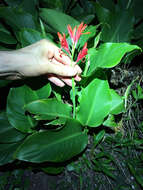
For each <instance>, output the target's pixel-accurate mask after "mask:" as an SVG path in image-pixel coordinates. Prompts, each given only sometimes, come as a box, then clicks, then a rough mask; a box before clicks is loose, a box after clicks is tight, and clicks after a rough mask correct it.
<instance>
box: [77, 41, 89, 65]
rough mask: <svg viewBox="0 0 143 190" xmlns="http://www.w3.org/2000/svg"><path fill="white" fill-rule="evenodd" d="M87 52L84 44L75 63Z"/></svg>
mask: <svg viewBox="0 0 143 190" xmlns="http://www.w3.org/2000/svg"><path fill="white" fill-rule="evenodd" d="M87 51H88V49H87V42H86V43H85V44H84V46H83V48H82V50H81V51H80V52H79V54H78V56H77V60H76V62H78V61H79V60H82V59H83V58H84V57H85V56H86V55H87Z"/></svg>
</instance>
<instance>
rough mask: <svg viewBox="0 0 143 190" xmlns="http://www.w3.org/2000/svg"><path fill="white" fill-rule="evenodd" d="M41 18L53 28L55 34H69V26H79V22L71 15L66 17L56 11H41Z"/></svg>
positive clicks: (43, 9) (44, 9)
mask: <svg viewBox="0 0 143 190" xmlns="http://www.w3.org/2000/svg"><path fill="white" fill-rule="evenodd" d="M40 17H41V18H42V20H43V21H44V22H45V23H47V24H48V25H49V26H50V27H52V28H53V30H54V32H55V33H56V32H64V33H67V25H68V24H70V25H71V27H74V26H75V25H79V22H78V21H77V20H75V19H74V18H72V17H71V16H69V15H66V14H64V13H62V12H60V11H56V10H54V9H46V8H41V9H40Z"/></svg>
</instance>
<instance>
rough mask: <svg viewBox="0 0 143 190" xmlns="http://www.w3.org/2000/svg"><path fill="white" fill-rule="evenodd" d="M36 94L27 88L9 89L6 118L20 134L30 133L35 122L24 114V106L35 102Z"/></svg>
mask: <svg viewBox="0 0 143 190" xmlns="http://www.w3.org/2000/svg"><path fill="white" fill-rule="evenodd" d="M37 99H38V98H37V94H36V93H34V92H33V91H32V90H31V89H30V88H29V87H28V86H22V87H18V88H11V89H10V92H9V95H8V98H7V116H8V120H9V122H10V124H11V125H12V126H13V127H15V128H16V129H18V130H20V131H21V132H26V133H31V132H32V131H33V129H32V128H33V127H34V126H35V125H36V122H35V121H34V120H33V119H32V118H31V117H30V116H29V115H26V114H25V110H24V108H23V107H24V105H25V104H26V103H28V102H31V101H33V100H37Z"/></svg>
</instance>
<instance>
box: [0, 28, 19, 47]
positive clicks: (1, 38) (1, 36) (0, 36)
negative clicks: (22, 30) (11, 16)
mask: <svg viewBox="0 0 143 190" xmlns="http://www.w3.org/2000/svg"><path fill="white" fill-rule="evenodd" d="M0 42H2V43H5V44H16V43H17V41H16V39H15V38H14V37H13V36H12V35H9V34H7V33H5V32H2V31H0Z"/></svg>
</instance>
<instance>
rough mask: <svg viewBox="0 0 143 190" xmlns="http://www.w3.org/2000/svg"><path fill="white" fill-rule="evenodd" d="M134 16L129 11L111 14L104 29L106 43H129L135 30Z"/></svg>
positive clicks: (103, 35)
mask: <svg viewBox="0 0 143 190" xmlns="http://www.w3.org/2000/svg"><path fill="white" fill-rule="evenodd" d="M133 24H134V16H133V14H132V12H131V11H129V10H119V11H118V12H114V13H110V15H109V16H108V17H107V18H106V22H105V24H104V26H103V28H102V35H101V37H102V40H103V41H104V42H129V41H130V36H131V32H132V30H133Z"/></svg>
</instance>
